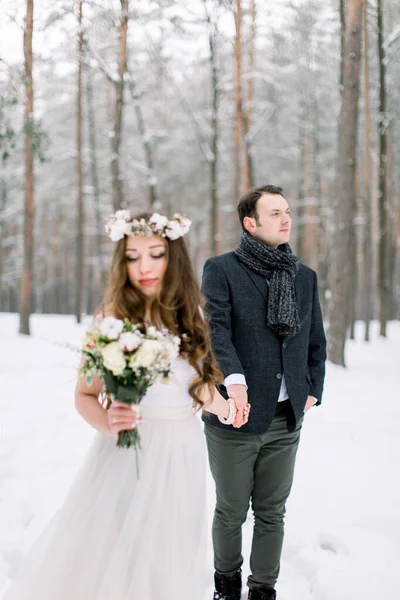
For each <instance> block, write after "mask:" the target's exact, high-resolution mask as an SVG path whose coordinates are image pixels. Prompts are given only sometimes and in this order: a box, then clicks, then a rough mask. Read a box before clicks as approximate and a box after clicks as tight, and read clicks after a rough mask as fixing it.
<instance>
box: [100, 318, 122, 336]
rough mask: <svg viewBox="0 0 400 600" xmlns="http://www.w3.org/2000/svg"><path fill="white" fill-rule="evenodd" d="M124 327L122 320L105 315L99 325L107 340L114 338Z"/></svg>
mask: <svg viewBox="0 0 400 600" xmlns="http://www.w3.org/2000/svg"><path fill="white" fill-rule="evenodd" d="M123 328H124V322H123V321H121V319H116V318H115V317H105V318H104V319H103V320H102V322H101V323H100V325H99V329H100V332H101V334H102V335H103V336H104V337H106V338H107V339H108V340H116V339H118V338H119V336H120V333H121V332H122V330H123Z"/></svg>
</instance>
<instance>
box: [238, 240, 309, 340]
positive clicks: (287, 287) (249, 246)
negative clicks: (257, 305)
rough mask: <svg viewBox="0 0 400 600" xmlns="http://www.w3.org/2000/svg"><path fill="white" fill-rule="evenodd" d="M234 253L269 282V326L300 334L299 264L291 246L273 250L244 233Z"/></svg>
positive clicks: (283, 332)
mask: <svg viewBox="0 0 400 600" xmlns="http://www.w3.org/2000/svg"><path fill="white" fill-rule="evenodd" d="M235 254H236V256H237V257H238V259H239V260H240V261H241V262H242V263H243V264H245V265H246V266H247V267H249V268H250V269H252V270H253V271H255V272H256V273H259V274H260V275H263V276H264V277H265V278H266V279H267V280H268V283H269V294H268V305H267V325H268V326H269V327H271V328H272V329H274V330H275V331H276V333H278V334H279V335H296V334H297V333H299V331H300V321H299V314H298V310H297V305H296V296H295V288H294V279H295V277H296V275H297V273H298V270H299V266H300V261H299V259H298V258H297V256H295V255H294V254H293V252H292V250H291V248H290V246H289V244H281V245H280V246H279V247H278V248H272V247H271V246H267V244H264V243H263V242H260V241H259V240H257V239H256V238H255V237H253V236H252V235H250V234H249V233H247V232H246V231H244V232H243V234H242V238H241V240H240V244H239V246H238V247H237V248H236V250H235Z"/></svg>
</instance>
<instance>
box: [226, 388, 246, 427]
mask: <svg viewBox="0 0 400 600" xmlns="http://www.w3.org/2000/svg"><path fill="white" fill-rule="evenodd" d="M226 390H227V392H228V396H229V398H232V400H233V401H234V403H235V406H236V416H235V420H234V421H233V423H232V426H233V427H235V428H237V429H239V428H240V427H242V425H245V424H246V423H247V421H248V420H249V413H250V408H251V407H250V404H249V403H248V401H247V387H246V386H245V385H242V384H233V385H228V386H227V388H226Z"/></svg>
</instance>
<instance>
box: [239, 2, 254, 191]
mask: <svg viewBox="0 0 400 600" xmlns="http://www.w3.org/2000/svg"><path fill="white" fill-rule="evenodd" d="M250 17H251V26H250V27H251V29H250V38H249V52H248V56H249V61H248V76H247V98H246V107H243V106H242V113H243V133H244V163H243V187H244V189H245V190H248V189H249V188H250V187H252V186H253V185H254V166H253V157H252V149H251V142H250V130H251V124H252V112H253V102H254V66H255V39H256V18H257V9H256V0H250Z"/></svg>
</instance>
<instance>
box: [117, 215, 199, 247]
mask: <svg viewBox="0 0 400 600" xmlns="http://www.w3.org/2000/svg"><path fill="white" fill-rule="evenodd" d="M191 224H192V222H191V220H190V219H187V218H185V217H182V215H180V214H178V213H176V214H175V215H174V217H173V218H172V219H171V220H169V219H168V218H167V217H166V216H164V215H160V214H159V213H153V214H152V215H151V217H150V218H149V219H148V220H147V219H144V218H141V219H132V217H131V214H130V212H129V210H117V212H116V213H115V214H114V215H110V216H109V217H108V218H107V219H106V223H105V230H106V232H107V234H108V236H109V238H110V239H111V240H112V241H113V242H119V240H122V238H123V237H124V236H125V235H129V236H134V235H143V236H151V235H160V236H161V237H167V238H168V239H170V240H171V241H174V240H177V239H178V238H180V237H183V236H184V235H186V234H187V232H188V231H189V229H190V226H191Z"/></svg>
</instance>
